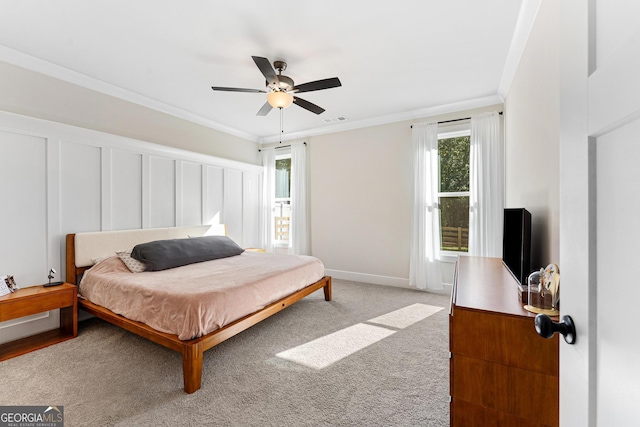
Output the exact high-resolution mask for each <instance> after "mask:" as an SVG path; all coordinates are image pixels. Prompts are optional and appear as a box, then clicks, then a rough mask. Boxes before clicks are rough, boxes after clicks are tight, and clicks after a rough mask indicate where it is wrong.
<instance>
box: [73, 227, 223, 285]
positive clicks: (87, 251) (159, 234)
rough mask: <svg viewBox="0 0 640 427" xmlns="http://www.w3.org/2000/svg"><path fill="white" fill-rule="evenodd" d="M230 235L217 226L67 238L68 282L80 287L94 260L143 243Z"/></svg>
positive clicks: (95, 233) (145, 230)
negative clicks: (81, 278)
mask: <svg viewBox="0 0 640 427" xmlns="http://www.w3.org/2000/svg"><path fill="white" fill-rule="evenodd" d="M226 231H227V230H226V227H225V225H224V224H216V225H195V226H189V227H167V228H143V229H135V230H118V231H93V232H86V233H76V234H67V263H66V266H67V278H66V281H67V282H69V283H73V284H77V280H78V278H79V277H80V276H81V275H82V273H84V271H85V270H87V269H88V268H90V267H91V266H92V265H93V260H94V259H96V258H102V257H105V256H110V255H115V253H116V251H119V250H123V249H131V248H133V247H134V246H135V245H137V244H139V243H147V242H152V241H154V240H166V239H181V238H187V237H189V236H204V235H208V236H226V234H227V233H226Z"/></svg>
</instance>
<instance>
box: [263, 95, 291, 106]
mask: <svg viewBox="0 0 640 427" xmlns="http://www.w3.org/2000/svg"><path fill="white" fill-rule="evenodd" d="M267 102H268V103H269V105H271V106H272V107H273V108H287V107H288V106H289V105H291V104H292V103H293V96H292V95H291V94H289V93H287V92H280V91H274V92H270V93H269V94H268V95H267Z"/></svg>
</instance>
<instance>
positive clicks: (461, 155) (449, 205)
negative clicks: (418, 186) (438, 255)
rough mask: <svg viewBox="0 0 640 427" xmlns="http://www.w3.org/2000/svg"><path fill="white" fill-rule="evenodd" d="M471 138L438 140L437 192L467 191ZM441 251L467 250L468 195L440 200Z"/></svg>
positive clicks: (441, 198)
mask: <svg viewBox="0 0 640 427" xmlns="http://www.w3.org/2000/svg"><path fill="white" fill-rule="evenodd" d="M470 142H471V138H470V137H469V136H461V137H456V138H446V139H441V140H439V141H438V156H439V158H440V192H443V193H454V192H462V191H469V148H470ZM440 226H441V227H442V229H441V232H442V235H441V242H442V245H441V249H443V250H453V251H463V252H466V251H467V250H468V242H469V196H456V197H440Z"/></svg>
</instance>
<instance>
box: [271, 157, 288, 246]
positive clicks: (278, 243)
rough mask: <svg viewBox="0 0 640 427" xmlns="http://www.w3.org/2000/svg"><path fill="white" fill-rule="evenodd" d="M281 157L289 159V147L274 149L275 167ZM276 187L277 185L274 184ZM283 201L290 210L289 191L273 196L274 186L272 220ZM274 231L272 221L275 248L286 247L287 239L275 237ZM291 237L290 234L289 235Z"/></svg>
mask: <svg viewBox="0 0 640 427" xmlns="http://www.w3.org/2000/svg"><path fill="white" fill-rule="evenodd" d="M282 159H291V148H284V149H279V150H278V151H276V155H275V160H274V167H275V162H276V161H278V160H282ZM289 185H291V182H289ZM276 187H277V186H276ZM283 202H289V203H288V205H289V210H291V192H289V197H277V198H276V197H275V188H274V195H273V203H274V205H273V206H272V207H271V209H272V212H273V217H272V218H273V219H272V221H275V218H276V217H277V215H276V211H277V209H278V206H279V205H282V204H283ZM289 223H291V215H289ZM275 234H276V232H275V223H274V230H273V243H274V245H275V246H276V247H277V248H286V247H288V246H289V240H282V239H276V235H275ZM289 237H291V236H289Z"/></svg>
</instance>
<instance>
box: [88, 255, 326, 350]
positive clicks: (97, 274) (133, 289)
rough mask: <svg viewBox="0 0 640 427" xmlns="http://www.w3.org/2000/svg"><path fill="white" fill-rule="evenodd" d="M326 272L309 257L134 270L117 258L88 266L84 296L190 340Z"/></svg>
mask: <svg viewBox="0 0 640 427" xmlns="http://www.w3.org/2000/svg"><path fill="white" fill-rule="evenodd" d="M323 276H324V265H323V264H322V262H321V261H320V260H319V259H317V258H314V257H310V256H297V255H277V254H270V253H256V252H244V253H242V254H241V255H238V256H233V257H229V258H223V259H218V260H214V261H206V262H200V263H196V264H191V265H187V266H184V267H178V268H173V269H170V270H164V271H154V272H143V273H131V272H130V271H129V270H128V269H127V267H126V266H125V265H124V264H123V262H122V261H121V260H120V259H119V258H118V257H116V256H114V257H109V258H107V259H105V260H103V261H100V262H98V263H97V264H96V265H94V266H93V267H92V268H91V269H89V270H87V272H86V273H85V274H84V277H83V278H82V281H81V283H80V294H81V296H82V297H84V298H86V299H88V300H89V301H91V302H93V303H94V304H98V305H100V306H103V307H105V308H108V309H109V310H111V311H113V312H114V313H117V314H120V315H122V316H125V317H127V318H129V319H131V320H136V321H139V322H143V323H145V324H147V325H149V326H151V327H152V328H154V329H156V330H158V331H161V332H167V333H170V334H176V335H178V338H180V339H181V340H188V339H192V338H196V337H199V336H201V335H205V334H208V333H210V332H213V331H215V330H217V329H219V328H221V327H223V326H225V325H227V324H229V323H231V322H233V321H235V320H237V319H240V318H242V317H244V316H246V315H248V314H251V313H253V312H255V311H258V310H260V309H261V308H263V307H265V306H267V305H269V304H270V303H272V302H275V301H277V300H279V299H281V298H283V297H285V296H287V295H290V294H292V293H294V292H295V291H297V290H300V289H302V288H304V287H306V286H308V285H310V284H312V283H315V282H317V281H318V280H320V279H321V278H322V277H323Z"/></svg>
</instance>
